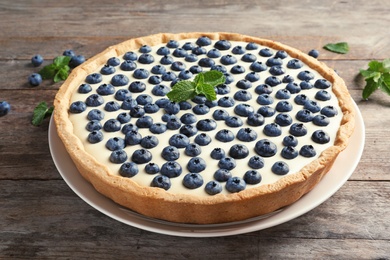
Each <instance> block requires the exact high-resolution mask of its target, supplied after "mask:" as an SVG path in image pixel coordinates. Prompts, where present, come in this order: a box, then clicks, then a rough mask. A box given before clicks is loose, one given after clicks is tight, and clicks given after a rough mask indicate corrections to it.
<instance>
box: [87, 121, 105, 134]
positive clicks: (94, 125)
mask: <svg viewBox="0 0 390 260" xmlns="http://www.w3.org/2000/svg"><path fill="white" fill-rule="evenodd" d="M102 128H103V127H102V124H101V123H100V121H98V120H92V121H89V122H88V123H87V125H86V126H85V129H87V131H88V132H93V131H97V130H100V129H102Z"/></svg>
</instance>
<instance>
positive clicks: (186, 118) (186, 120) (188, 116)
mask: <svg viewBox="0 0 390 260" xmlns="http://www.w3.org/2000/svg"><path fill="white" fill-rule="evenodd" d="M180 121H181V122H182V123H183V124H193V123H196V121H197V119H196V116H195V115H194V114H192V113H185V114H183V115H182V116H181V117H180Z"/></svg>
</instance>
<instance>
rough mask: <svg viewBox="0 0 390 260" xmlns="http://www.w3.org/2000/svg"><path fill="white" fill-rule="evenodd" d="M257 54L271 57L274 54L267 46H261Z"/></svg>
mask: <svg viewBox="0 0 390 260" xmlns="http://www.w3.org/2000/svg"><path fill="white" fill-rule="evenodd" d="M259 54H260V56H263V57H271V56H272V55H274V52H273V51H272V50H270V49H268V48H263V49H261V50H260V51H259Z"/></svg>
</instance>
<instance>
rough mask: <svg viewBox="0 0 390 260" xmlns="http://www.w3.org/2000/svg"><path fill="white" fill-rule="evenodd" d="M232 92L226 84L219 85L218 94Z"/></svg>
mask: <svg viewBox="0 0 390 260" xmlns="http://www.w3.org/2000/svg"><path fill="white" fill-rule="evenodd" d="M228 93H230V87H229V85H226V84H220V85H218V86H217V94H219V95H225V94H228Z"/></svg>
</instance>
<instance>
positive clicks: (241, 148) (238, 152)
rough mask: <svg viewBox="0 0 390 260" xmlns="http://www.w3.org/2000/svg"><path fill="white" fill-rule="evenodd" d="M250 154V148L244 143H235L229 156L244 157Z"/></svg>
mask: <svg viewBox="0 0 390 260" xmlns="http://www.w3.org/2000/svg"><path fill="white" fill-rule="evenodd" d="M248 155H249V149H248V147H246V146H245V145H243V144H235V145H233V146H232V147H230V150H229V156H230V157H232V158H234V159H243V158H245V157H247V156H248Z"/></svg>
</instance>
